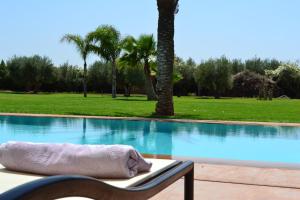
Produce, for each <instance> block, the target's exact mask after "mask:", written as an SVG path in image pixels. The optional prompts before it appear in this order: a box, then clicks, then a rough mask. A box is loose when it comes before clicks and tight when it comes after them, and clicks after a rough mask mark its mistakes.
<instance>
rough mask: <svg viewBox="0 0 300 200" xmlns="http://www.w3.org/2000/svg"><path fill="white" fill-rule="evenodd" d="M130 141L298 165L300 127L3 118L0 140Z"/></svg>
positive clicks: (176, 151) (146, 149) (160, 150)
mask: <svg viewBox="0 0 300 200" xmlns="http://www.w3.org/2000/svg"><path fill="white" fill-rule="evenodd" d="M7 141H30V142H50V143H62V142H67V143H75V144H128V145H132V146H134V147H135V148H137V149H138V150H139V151H140V152H142V153H144V154H156V155H170V156H178V157H195V158H216V159H230V160H247V161H265V162H285V163H299V164H300V153H299V152H300V127H280V126H254V125H224V124H205V123H179V122H160V121H130V120H106V119H105V120H102V119H85V118H52V117H51V118H50V117H15V116H0V143H4V142H7Z"/></svg>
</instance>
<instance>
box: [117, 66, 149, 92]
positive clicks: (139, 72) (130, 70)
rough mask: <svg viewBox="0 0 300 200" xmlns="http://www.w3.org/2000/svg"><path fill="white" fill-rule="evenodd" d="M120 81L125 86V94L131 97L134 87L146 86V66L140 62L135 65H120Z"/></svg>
mask: <svg viewBox="0 0 300 200" xmlns="http://www.w3.org/2000/svg"><path fill="white" fill-rule="evenodd" d="M118 71H119V74H118V75H119V83H120V85H122V86H123V88H124V96H126V97H129V96H130V95H131V92H132V89H133V88H134V87H135V88H144V85H145V76H144V67H143V66H142V65H141V64H140V65H137V66H135V67H132V66H126V65H124V63H123V64H120V65H119V70H118Z"/></svg>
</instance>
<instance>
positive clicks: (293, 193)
mask: <svg viewBox="0 0 300 200" xmlns="http://www.w3.org/2000/svg"><path fill="white" fill-rule="evenodd" d="M152 199H153V200H158V199H163V200H177V199H178V200H181V199H183V180H182V179H181V180H179V181H177V182H176V183H174V184H173V185H172V186H170V187H169V188H168V189H166V190H165V191H163V192H161V193H160V194H158V195H156V196H155V197H154V198H152ZM201 199H203V200H299V199H300V170H288V169H275V168H274V169H273V168H255V167H242V166H229V165H211V164H199V163H197V164H195V200H201Z"/></svg>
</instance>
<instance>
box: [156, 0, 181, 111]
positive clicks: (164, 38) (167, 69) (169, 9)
mask: <svg viewBox="0 0 300 200" xmlns="http://www.w3.org/2000/svg"><path fill="white" fill-rule="evenodd" d="M157 7H158V12H159V18H158V43H157V65H158V76H157V86H156V88H157V95H158V102H157V104H156V114H157V115H162V116H172V115H174V105H173V80H172V78H173V64H174V18H175V10H176V7H177V1H176V0H157Z"/></svg>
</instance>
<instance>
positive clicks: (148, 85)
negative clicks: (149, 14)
mask: <svg viewBox="0 0 300 200" xmlns="http://www.w3.org/2000/svg"><path fill="white" fill-rule="evenodd" d="M155 46H156V43H155V40H154V38H153V35H141V36H140V37H139V38H138V39H137V40H136V39H134V38H133V37H132V36H128V37H126V38H125V39H124V40H123V42H122V48H123V50H124V54H123V56H122V57H121V59H120V61H121V62H124V63H126V64H127V65H132V66H138V65H139V64H143V66H144V74H145V89H146V93H147V99H148V100H150V101H151V100H157V96H156V93H155V90H154V86H153V81H152V78H151V68H150V62H151V59H152V58H153V57H154V56H155V55H156V47H155Z"/></svg>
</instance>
